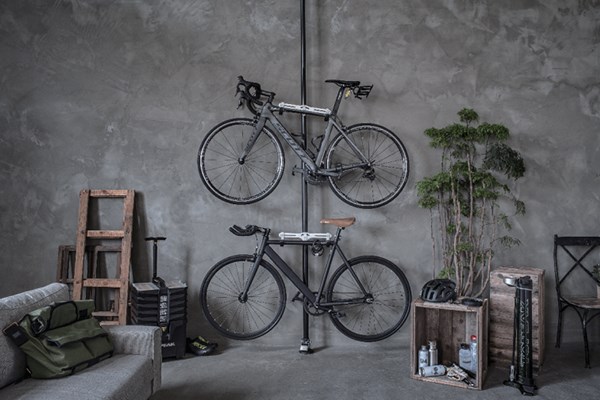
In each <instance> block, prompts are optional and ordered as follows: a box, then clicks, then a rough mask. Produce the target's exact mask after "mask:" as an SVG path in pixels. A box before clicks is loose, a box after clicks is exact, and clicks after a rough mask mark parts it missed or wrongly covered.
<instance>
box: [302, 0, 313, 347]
mask: <svg viewBox="0 0 600 400" xmlns="http://www.w3.org/2000/svg"><path fill="white" fill-rule="evenodd" d="M300 102H301V103H300V104H302V105H305V104H306V1H305V0H300ZM300 133H301V135H302V146H303V147H304V149H306V146H307V143H308V138H307V133H306V115H302V117H301V125H300ZM302 169H303V172H304V173H303V174H302V181H301V185H302V232H308V184H307V182H306V179H304V178H305V176H306V172H307V167H306V164H304V163H302ZM302 280H303V281H304V283H305V284H307V285H308V246H302ZM308 317H309V315H308V313H307V312H306V310H304V309H303V311H302V341H301V343H300V352H301V353H310V352H311V349H310V337H309V332H308V328H309V320H308Z"/></svg>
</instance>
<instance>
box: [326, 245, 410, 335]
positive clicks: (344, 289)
mask: <svg viewBox="0 0 600 400" xmlns="http://www.w3.org/2000/svg"><path fill="white" fill-rule="evenodd" d="M348 263H349V264H350V266H351V267H352V270H353V271H354V272H355V274H356V276H357V277H358V278H359V280H360V282H361V284H362V285H363V287H364V288H365V290H366V291H367V292H368V293H369V294H371V295H372V296H373V301H372V302H371V303H368V302H364V303H359V304H351V305H336V306H334V312H332V313H330V314H329V316H330V317H331V321H332V322H333V324H334V325H335V327H336V328H337V329H338V330H339V331H340V332H342V333H343V334H344V335H346V336H348V337H349V338H351V339H354V340H358V341H361V342H375V341H378V340H383V339H385V338H388V337H390V336H391V335H393V334H394V333H396V332H397V331H398V330H399V329H400V328H401V327H402V325H404V323H405V322H406V319H407V318H408V314H409V312H410V304H411V301H412V294H411V290H410V285H409V283H408V279H406V276H405V275H404V273H403V272H402V270H401V269H400V268H399V267H398V266H397V265H396V264H394V263H393V262H391V261H389V260H387V259H385V258H382V257H377V256H361V257H356V258H353V259H351V260H349V261H348ZM326 295H327V301H328V302H335V301H336V300H338V301H339V300H344V299H350V298H360V297H362V296H363V293H362V291H361V290H360V288H359V286H358V285H357V283H356V280H355V279H354V277H353V276H352V273H351V272H350V271H349V270H348V268H347V267H346V265H345V264H342V266H340V267H339V268H338V269H337V270H336V271H335V273H334V274H333V275H332V277H331V280H330V281H329V285H328V288H327V294H326Z"/></svg>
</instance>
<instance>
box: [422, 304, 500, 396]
mask: <svg viewBox="0 0 600 400" xmlns="http://www.w3.org/2000/svg"><path fill="white" fill-rule="evenodd" d="M487 325H488V301H487V299H485V300H484V302H483V305H482V306H481V307H468V306H464V305H462V304H451V303H431V302H425V301H423V300H421V299H417V300H415V301H413V303H412V338H411V377H412V378H413V379H417V380H420V381H426V382H434V383H440V384H444V385H451V386H457V387H463V388H469V389H478V390H481V389H482V387H483V382H484V380H485V377H486V375H487V369H488V368H487V366H488V356H487V354H488V351H487V347H488V345H487V344H488V338H487V331H488V326H487ZM471 335H476V336H477V346H478V351H477V355H478V360H477V374H476V380H475V386H474V387H470V386H468V385H467V384H466V383H464V382H457V381H453V380H450V379H448V378H446V377H444V376H442V377H423V376H420V375H419V371H418V366H419V363H418V351H419V349H420V348H421V346H422V345H424V344H427V343H428V342H429V341H431V340H435V341H436V342H437V347H438V358H439V363H440V364H443V365H446V364H449V363H455V364H457V365H458V350H459V348H460V344H461V343H469V341H470V338H471Z"/></svg>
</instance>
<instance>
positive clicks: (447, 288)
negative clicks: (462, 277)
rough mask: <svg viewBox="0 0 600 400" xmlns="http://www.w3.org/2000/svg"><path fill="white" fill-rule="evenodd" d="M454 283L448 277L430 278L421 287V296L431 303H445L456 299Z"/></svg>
mask: <svg viewBox="0 0 600 400" xmlns="http://www.w3.org/2000/svg"><path fill="white" fill-rule="evenodd" d="M455 288H456V283H454V282H453V281H451V280H450V279H432V280H430V281H429V282H427V283H426V284H425V286H423V289H421V298H422V299H423V300H425V301H431V302H433V303H445V302H447V301H450V300H454V299H456V291H455V290H454V289H455Z"/></svg>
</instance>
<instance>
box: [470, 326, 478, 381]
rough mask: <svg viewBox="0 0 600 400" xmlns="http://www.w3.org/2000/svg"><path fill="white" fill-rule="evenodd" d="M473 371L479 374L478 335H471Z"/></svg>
mask: <svg viewBox="0 0 600 400" xmlns="http://www.w3.org/2000/svg"><path fill="white" fill-rule="evenodd" d="M471 372H473V373H474V374H477V336H475V335H471Z"/></svg>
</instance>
